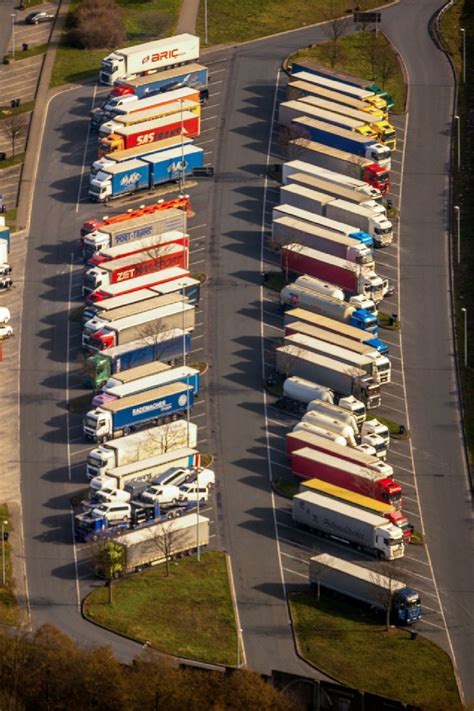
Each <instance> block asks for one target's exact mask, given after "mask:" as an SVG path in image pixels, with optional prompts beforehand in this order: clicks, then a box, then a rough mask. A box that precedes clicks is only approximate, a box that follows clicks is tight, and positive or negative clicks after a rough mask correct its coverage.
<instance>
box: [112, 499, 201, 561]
mask: <svg viewBox="0 0 474 711" xmlns="http://www.w3.org/2000/svg"><path fill="white" fill-rule="evenodd" d="M165 536H166V544H165V543H164V537H165ZM208 543H209V519H208V518H206V517H205V516H201V515H200V514H197V513H190V514H187V515H186V516H180V517H178V518H173V519H170V520H166V521H159V522H158V523H154V524H152V525H150V526H145V527H144V528H141V529H139V530H136V531H130V532H129V533H125V534H124V535H122V536H119V537H118V538H114V539H113V545H114V546H117V548H119V549H122V550H123V554H124V573H125V574H128V573H133V572H135V571H139V570H141V569H142V568H145V567H148V566H151V565H159V564H160V563H164V562H165V561H166V558H168V560H170V559H173V558H176V557H181V556H182V555H184V554H187V553H191V552H192V551H194V550H196V548H197V547H198V546H199V547H201V546H207V545H208Z"/></svg>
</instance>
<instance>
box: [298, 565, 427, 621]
mask: <svg viewBox="0 0 474 711" xmlns="http://www.w3.org/2000/svg"><path fill="white" fill-rule="evenodd" d="M309 582H310V584H311V585H316V586H319V585H321V586H322V587H323V588H326V589H327V590H331V591H332V592H335V593H337V594H338V595H345V596H346V597H349V598H351V599H353V600H357V601H359V602H363V603H364V604H366V605H369V606H370V608H371V609H374V608H375V609H378V610H382V611H383V612H385V613H387V612H388V614H389V618H390V619H391V620H392V621H393V622H394V623H395V624H396V625H413V624H414V623H415V622H417V621H418V620H421V618H422V615H423V610H422V606H421V600H420V595H419V594H418V593H417V592H416V590H413V588H410V587H408V586H407V585H406V584H405V583H402V582H401V581H400V580H394V579H393V578H392V577H391V576H390V577H387V576H386V575H382V574H381V573H379V572H374V571H372V570H369V569H368V568H363V567H362V566H360V565H356V564H355V563H350V562H349V561H347V560H342V559H341V558H335V557H334V556H333V555H328V554H327V553H320V554H319V555H317V556H313V557H312V558H310V560H309ZM387 608H388V609H387Z"/></svg>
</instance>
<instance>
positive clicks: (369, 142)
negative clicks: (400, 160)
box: [291, 116, 392, 169]
mask: <svg viewBox="0 0 474 711" xmlns="http://www.w3.org/2000/svg"><path fill="white" fill-rule="evenodd" d="M291 126H294V127H295V130H296V131H299V132H301V133H302V134H303V135H304V136H306V137H307V138H308V139H309V140H310V141H317V142H318V143H324V144H325V145H326V146H331V147H332V148H339V149H340V150H342V151H348V152H349V153H354V154H355V155H357V156H362V157H364V158H369V159H370V160H372V161H373V162H374V163H379V164H380V165H381V166H383V167H385V168H387V169H388V168H389V166H390V161H391V156H392V152H391V150H390V148H389V147H388V146H385V145H384V144H383V143H379V142H378V141H377V140H376V139H375V138H368V137H366V136H361V134H360V133H356V132H355V131H348V130H347V129H346V128H341V127H340V126H333V125H331V124H329V123H325V122H324V121H318V120H317V119H314V118H311V117H310V116H302V117H300V118H294V119H293V120H292V122H291Z"/></svg>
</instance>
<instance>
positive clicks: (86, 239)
mask: <svg viewBox="0 0 474 711" xmlns="http://www.w3.org/2000/svg"><path fill="white" fill-rule="evenodd" d="M122 217H123V218H124V219H122V220H120V221H116V222H113V223H112V224H105V223H97V222H96V221H92V220H89V221H88V222H85V223H84V225H83V228H82V230H81V234H82V233H83V232H84V233H85V231H86V229H87V233H85V234H83V236H82V239H81V244H82V256H83V258H84V261H87V260H88V259H92V258H93V257H94V256H95V255H96V254H97V253H98V252H100V251H101V250H104V249H110V248H111V247H118V246H119V245H124V244H130V243H132V242H136V241H138V240H141V239H145V238H147V237H148V238H150V237H153V236H155V235H161V234H164V233H166V232H174V231H178V232H181V233H185V232H186V226H187V220H186V211H185V210H180V209H174V208H171V209H169V210H159V209H158V210H156V211H153V212H151V213H148V214H140V215H137V216H136V217H132V216H130V217H129V218H125V215H123V216H122ZM107 219H109V218H107ZM91 227H95V229H92V230H91V229H90V228H91Z"/></svg>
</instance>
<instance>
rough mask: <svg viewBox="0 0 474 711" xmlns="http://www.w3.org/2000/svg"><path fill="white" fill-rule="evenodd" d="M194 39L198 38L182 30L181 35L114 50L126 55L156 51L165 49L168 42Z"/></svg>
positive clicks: (192, 40)
mask: <svg viewBox="0 0 474 711" xmlns="http://www.w3.org/2000/svg"><path fill="white" fill-rule="evenodd" d="M196 39H198V41H199V38H197V37H196V36H195V35H191V34H189V33H187V32H184V33H183V34H181V35H174V36H173V37H164V38H163V39H160V40H152V41H151V42H143V44H138V45H133V47H124V48H123V49H117V50H115V51H116V52H120V54H123V55H125V56H126V57H128V56H132V55H134V54H137V52H152V53H156V52H159V51H160V49H167V48H168V47H169V46H170V43H173V42H174V43H177V42H186V41H188V42H194V41H195V40H196ZM180 69H181V71H182V70H183V67H180Z"/></svg>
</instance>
